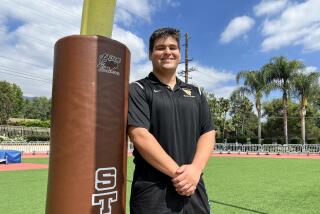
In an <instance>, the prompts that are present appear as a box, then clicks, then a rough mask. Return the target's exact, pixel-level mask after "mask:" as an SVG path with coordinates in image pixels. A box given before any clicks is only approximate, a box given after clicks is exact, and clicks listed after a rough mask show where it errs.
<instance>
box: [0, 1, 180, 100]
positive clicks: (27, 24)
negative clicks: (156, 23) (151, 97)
mask: <svg viewBox="0 0 320 214" xmlns="http://www.w3.org/2000/svg"><path fill="white" fill-rule="evenodd" d="M82 3H83V1H79V0H46V1H32V0H24V1H20V0H11V1H8V2H7V3H6V4H2V5H1V7H0V36H1V40H0V49H1V53H0V75H1V80H7V81H10V82H12V83H16V84H17V85H19V86H20V87H21V88H22V90H23V92H24V95H25V96H47V97H50V96H51V87H52V64H53V50H54V44H55V42H56V41H57V40H58V39H59V38H62V37H65V36H67V35H74V34H79V33H80V24H81V15H82V6H83V5H82ZM176 3H177V2H176ZM176 3H175V2H173V1H171V0H161V1H155V0H139V1H138V0H118V1H117V10H116V16H117V17H118V23H119V24H123V23H124V22H126V21H128V20H132V21H136V20H143V21H146V22H148V21H150V20H151V17H152V15H153V14H154V13H155V11H156V10H158V9H161V8H163V7H164V6H169V7H174V6H178V4H176ZM126 17H127V18H126ZM13 22H15V23H18V24H16V25H15V27H14V28H12V26H13V25H12V23H13ZM112 38H114V39H116V40H118V41H120V42H122V43H124V44H125V45H127V47H128V48H129V49H130V52H131V76H130V79H140V78H142V77H144V76H146V75H147V74H148V73H149V72H150V71H151V65H150V63H149V62H148V58H147V57H148V55H147V52H146V50H145V44H144V41H143V39H142V38H141V37H139V36H138V35H136V34H134V33H133V32H131V31H129V30H126V29H124V28H123V27H120V26H119V25H118V24H115V25H114V28H113V35H112Z"/></svg>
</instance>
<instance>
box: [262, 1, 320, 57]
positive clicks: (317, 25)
mask: <svg viewBox="0 0 320 214" xmlns="http://www.w3.org/2000/svg"><path fill="white" fill-rule="evenodd" d="M318 8H320V1H319V0H309V1H305V2H303V3H300V4H292V5H290V6H288V7H287V8H286V9H285V10H284V11H283V12H282V13H281V14H280V16H279V17H276V18H273V19H271V20H269V19H266V20H265V22H264V23H263V26H262V35H263V36H264V37H265V38H264V40H263V42H262V44H261V50H262V51H269V50H274V49H279V48H282V47H285V46H289V45H302V46H303V48H304V50H305V51H316V50H320V13H319V10H318Z"/></svg>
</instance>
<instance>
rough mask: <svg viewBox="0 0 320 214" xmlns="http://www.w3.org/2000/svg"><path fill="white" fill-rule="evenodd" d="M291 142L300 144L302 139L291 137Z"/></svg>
mask: <svg viewBox="0 0 320 214" xmlns="http://www.w3.org/2000/svg"><path fill="white" fill-rule="evenodd" d="M289 143H290V144H300V143H301V141H300V139H299V138H292V139H290V142H289Z"/></svg>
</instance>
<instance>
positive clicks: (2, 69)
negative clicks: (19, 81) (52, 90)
mask: <svg viewBox="0 0 320 214" xmlns="http://www.w3.org/2000/svg"><path fill="white" fill-rule="evenodd" d="M0 72H1V73H4V74H7V75H11V76H15V77H21V78H25V79H30V80H35V81H40V82H44V83H47V84H52V82H51V81H50V80H48V79H42V78H37V77H32V76H28V75H26V74H24V73H21V72H16V71H13V70H10V69H5V68H1V69H0Z"/></svg>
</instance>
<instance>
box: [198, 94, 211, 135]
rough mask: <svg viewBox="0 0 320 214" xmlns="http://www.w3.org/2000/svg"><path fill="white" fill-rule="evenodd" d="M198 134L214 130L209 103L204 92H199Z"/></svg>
mask: <svg viewBox="0 0 320 214" xmlns="http://www.w3.org/2000/svg"><path fill="white" fill-rule="evenodd" d="M200 109H201V113H200V117H201V118H200V123H201V124H200V127H201V130H200V134H201V135H202V134H204V133H206V132H209V131H212V130H214V125H213V122H212V119H211V113H210V109H209V105H208V102H207V99H206V97H205V95H204V93H201V108H200Z"/></svg>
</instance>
